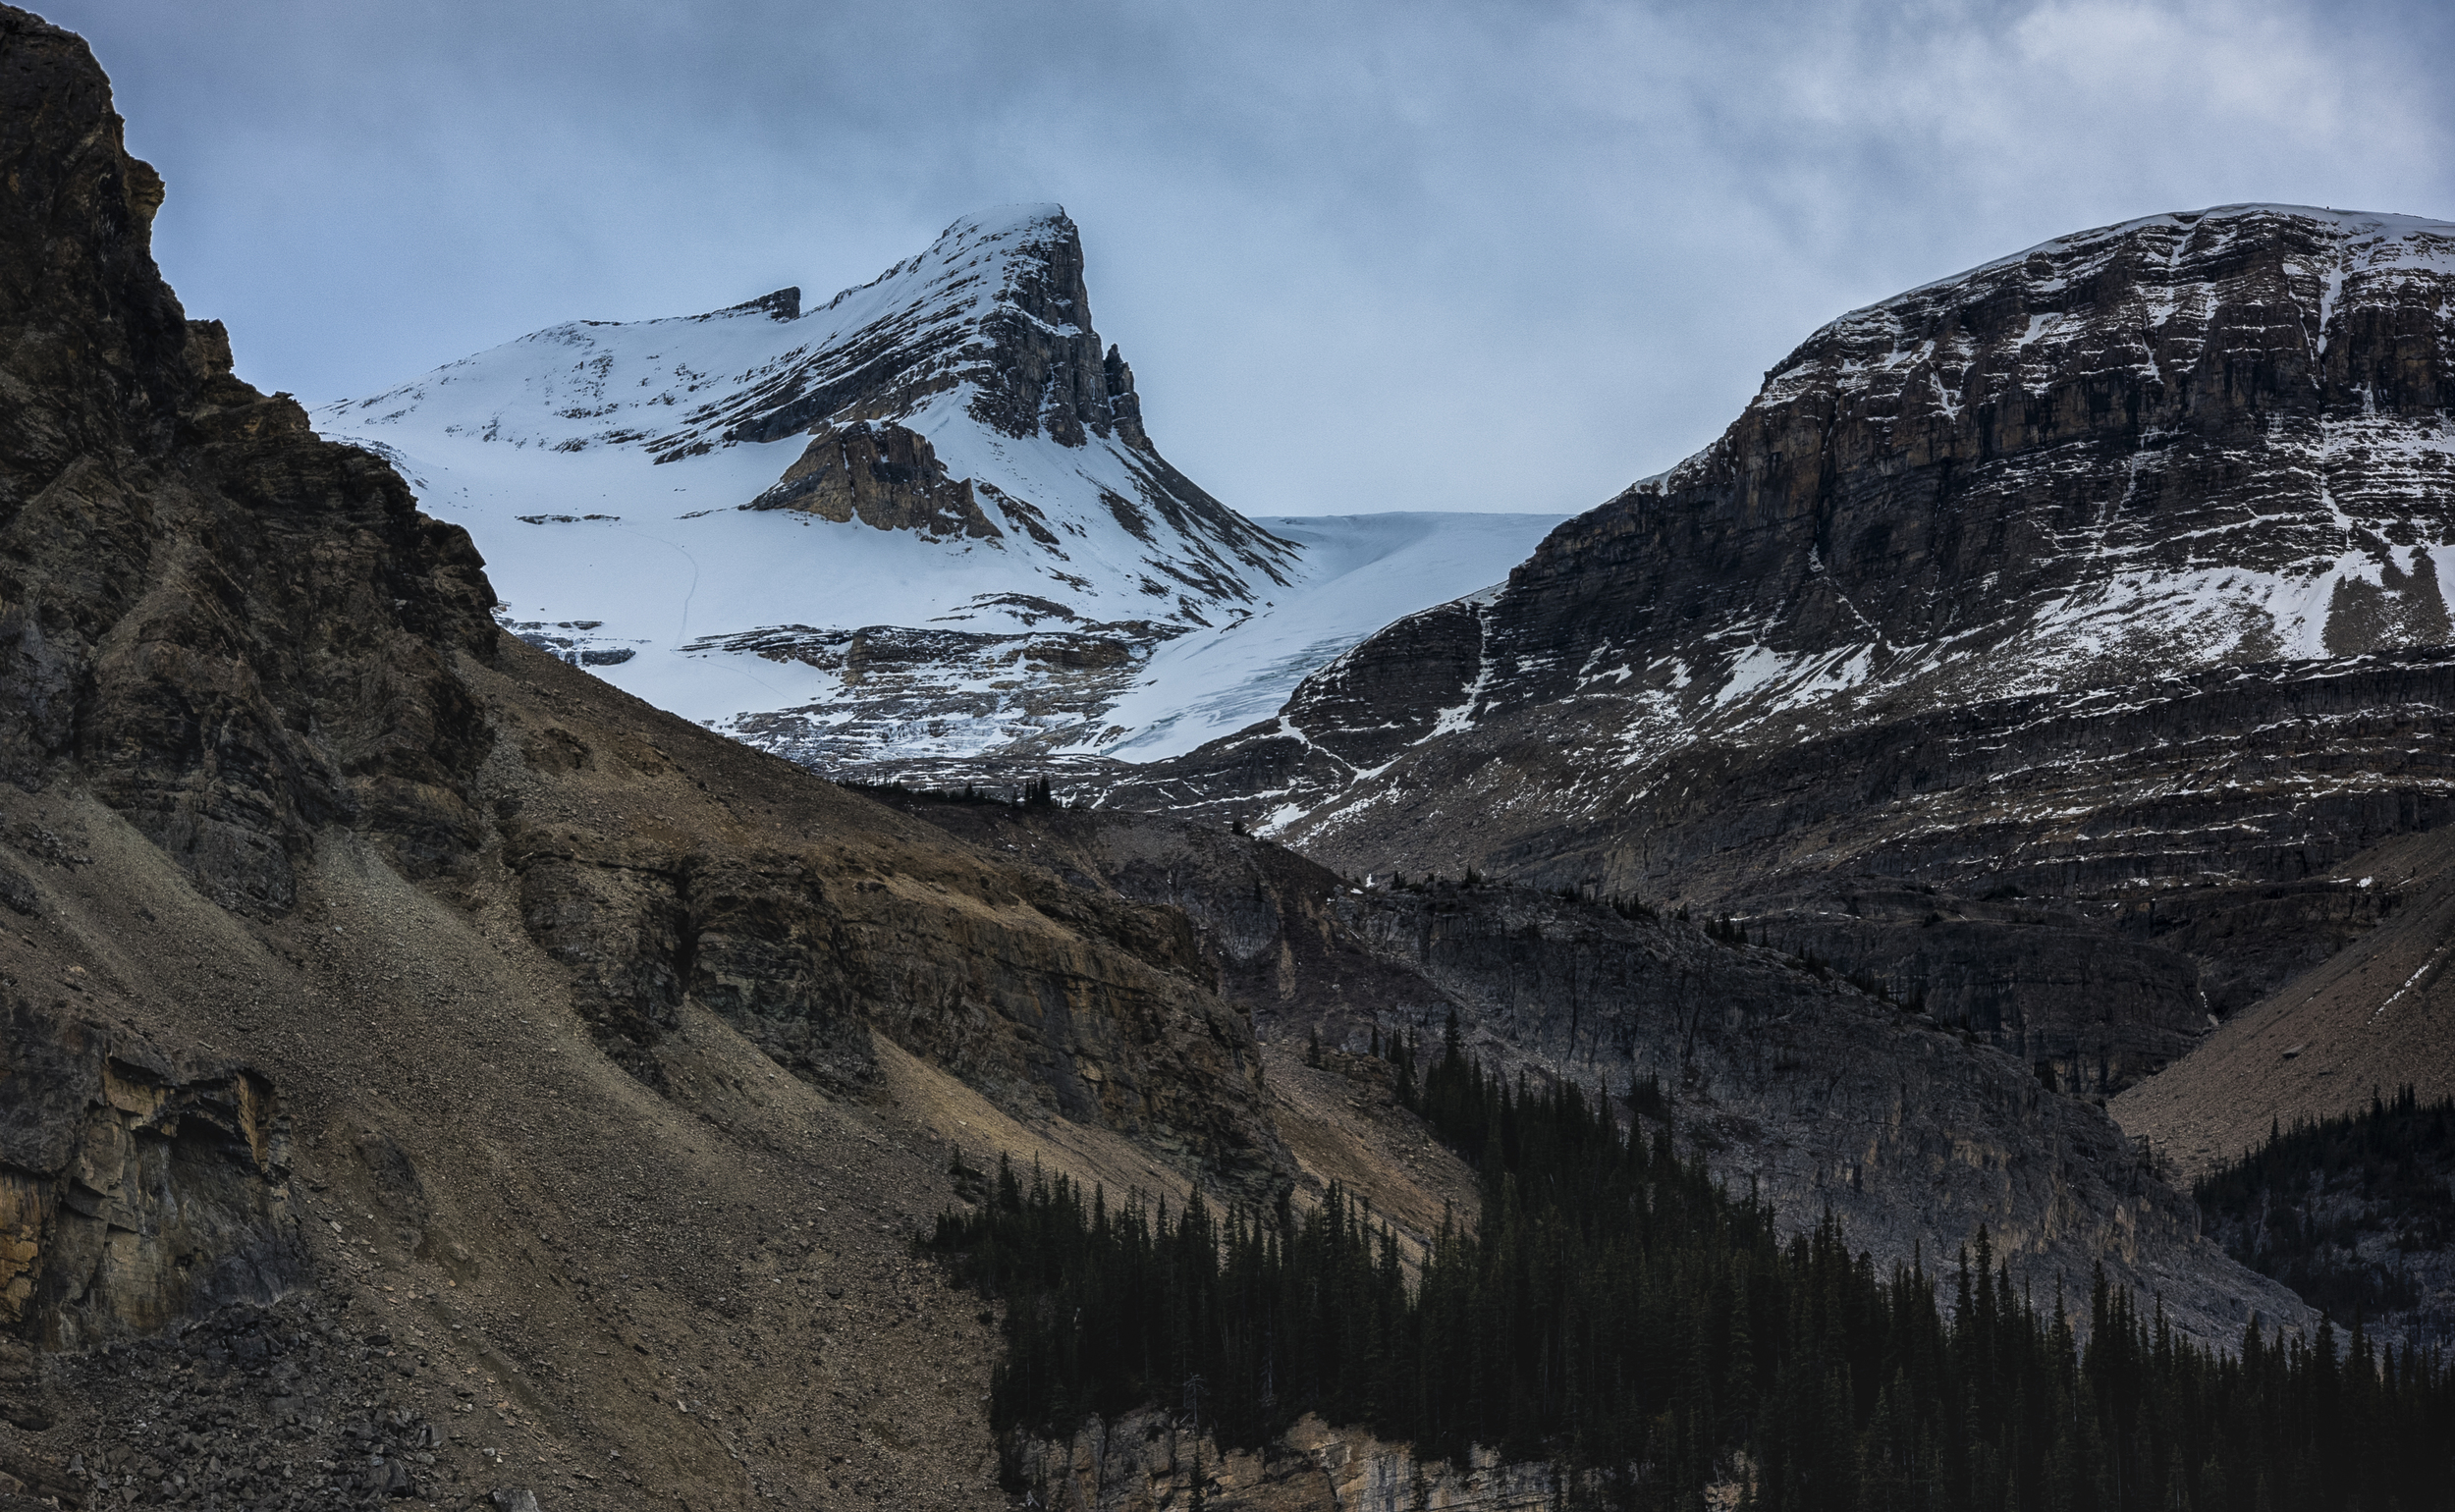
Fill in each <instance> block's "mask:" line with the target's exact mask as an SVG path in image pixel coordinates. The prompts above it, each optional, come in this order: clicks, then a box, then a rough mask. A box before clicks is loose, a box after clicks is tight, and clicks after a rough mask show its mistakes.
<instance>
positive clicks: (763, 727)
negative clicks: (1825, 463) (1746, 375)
mask: <svg viewBox="0 0 2455 1512" xmlns="http://www.w3.org/2000/svg"><path fill="white" fill-rule="evenodd" d="M315 419H316V424H317V426H318V428H319V429H321V430H322V431H324V432H325V433H326V434H328V435H330V436H333V437H335V438H336V439H343V440H349V441H354V442H356V443H359V444H361V445H364V446H366V447H368V448H370V449H371V450H374V451H377V452H379V453H381V454H382V455H383V456H385V457H386V458H388V459H391V460H393V461H394V462H395V463H396V464H397V465H398V466H399V467H400V469H401V471H402V472H403V474H404V475H405V476H407V477H408V478H409V480H410V483H411V486H412V487H413V488H414V489H415V490H416V491H417V493H418V496H419V500H420V503H421V505H422V506H423V507H424V508H425V509H426V510H427V511H428V512H429V513H433V514H435V515H437V516H438V517H440V518H443V519H447V520H450V521H452V522H454V523H457V524H461V525H464V526H465V527H466V528H467V529H468V531H469V532H470V534H471V536H472V537H474V538H475V540H476V542H477V544H478V548H479V550H480V551H481V552H483V554H484V555H485V558H486V562H487V570H488V572H489V575H490V576H491V578H492V580H493V582H494V584H495V587H496V591H497V592H498V593H499V594H500V595H501V596H502V599H503V601H504V608H503V611H502V613H503V616H504V619H505V621H506V623H507V624H508V625H509V626H510V627H511V628H512V629H513V630H514V631H515V632H516V633H518V634H519V635H520V636H521V637H522V638H524V639H527V640H529V641H530V642H531V643H533V644H537V645H541V646H545V647H548V648H550V649H552V650H554V651H556V652H557V653H558V654H560V655H563V656H565V657H566V658H567V659H569V660H572V661H573V662H576V663H578V664H580V665H583V666H586V667H588V668H590V669H591V670H593V671H596V672H597V673H599V674H600V675H604V676H605V677H607V678H608V679H609V680H612V681H614V682H616V683H617V684H619V685H621V686H623V687H625V688H627V689H628V690H629V691H631V692H634V693H637V694H639V695H640V696H641V697H643V698H646V699H647V700H648V701H650V702H652V703H655V704H657V705H659V706H661V707H664V708H666V709H670V710H672V711H674V712H676V713H679V714H682V715H684V716H686V717H688V718H691V719H694V720H698V721H700V722H702V723H705V724H709V725H713V726H716V727H718V728H721V729H728V730H730V731H732V732H733V733H735V734H736V735H738V736H740V737H741V738H744V739H748V740H751V741H753V742H755V743H758V744H761V745H765V746H767V747H769V748H771V749H775V750H778V751H780V752H782V753H784V754H787V755H790V756H791V757H793V758H794V759H796V760H800V761H803V762H805V763H807V764H809V765H812V766H816V767H820V768H826V769H840V768H846V767H849V766H853V765H856V764H859V763H864V762H876V761H880V760H894V759H898V758H926V757H963V756H971V755H979V754H994V755H1003V756H1025V757H1028V756H1035V755H1042V754H1048V753H1053V752H1060V751H1068V752H1077V753H1084V754H1093V753H1115V754H1118V755H1123V756H1126V757H1128V758H1134V759H1147V758H1150V757H1154V756H1164V755H1169V754H1173V753H1174V752H1175V751H1178V750H1183V749H1189V748H1190V747H1191V746H1192V745H1194V744H1197V743H1199V742H1200V741H1201V740H1203V739H1207V738H1210V737H1211V736H1213V735H1216V734H1219V733H1224V732H1225V731H1227V729H1233V728H1235V726H1236V725H1238V724H1240V723H1242V722H1243V721H1244V720H1246V719H1249V718H1251V717H1252V714H1253V713H1254V712H1255V711H1257V710H1259V709H1266V708H1269V707H1275V706H1276V704H1277V703H1278V701H1279V700H1280V699H1282V698H1283V697H1284V696H1285V695H1286V693H1287V692H1288V691H1290V690H1291V689H1292V688H1293V687H1294V685H1295V683H1296V681H1297V680H1298V679H1300V678H1301V677H1302V676H1303V675H1304V674H1305V673H1306V672H1308V671H1310V670H1311V669H1312V668H1314V667H1317V666H1319V665H1321V663H1322V662H1324V661H1327V660H1329V659H1330V658H1331V657H1332V656H1335V655H1337V653H1338V652H1339V651H1341V650H1343V649H1345V647H1347V646H1348V645H1351V644H1353V643H1354V642H1355V641H1357V640H1359V639H1361V638H1362V637H1363V636H1364V635H1366V634H1368V633H1370V632H1371V631H1372V630H1374V629H1376V628H1378V627H1379V626H1380V625H1381V624H1383V623H1385V622H1387V621H1389V620H1390V619H1392V618H1395V616H1396V615H1398V614H1402V613H1405V612H1408V611H1410V610H1414V609H1418V608H1421V607H1423V606H1424V605H1426V604H1429V603H1435V602H1438V601H1440V600H1442V599H1445V598H1447V597H1451V596H1454V595H1456V594H1459V593H1462V592H1467V591H1471V590H1473V589H1475V588H1478V587H1481V586H1483V585H1485V584H1487V583H1490V582H1492V581H1495V580H1497V579H1498V578H1500V576H1502V575H1503V574H1504V573H1505V572H1506V571H1507V569H1508V567H1510V566H1511V565H1512V564H1514V563H1516V562H1517V561H1519V560H1521V559H1522V558H1523V557H1524V556H1525V554H1526V553H1527V552H1528V551H1530V550H1531V549H1532V548H1533V546H1534V545H1535V543H1536V542H1537V541H1538V540H1540V538H1541V536H1542V534H1543V532H1544V531H1545V530H1546V529H1548V528H1549V527H1550V526H1551V525H1552V524H1554V523H1555V522H1556V517H1544V516H1532V515H1390V516H1347V517H1341V518H1338V519H1323V520H1295V521H1273V522H1272V523H1271V526H1270V527H1269V528H1265V526H1264V525H1262V524H1258V523H1256V522H1255V521H1253V520H1250V519H1247V518H1245V517H1244V516H1242V515H1240V514H1238V513H1235V512H1234V511H1232V510H1230V509H1228V508H1227V506H1225V505H1223V504H1221V503H1220V502H1219V501H1218V500H1216V499H1214V498H1212V497H1211V496H1210V495H1209V494H1207V493H1205V492H1204V491H1203V490H1202V489H1200V488H1199V487H1197V486H1195V485H1194V484H1193V483H1192V482H1191V481H1190V480H1189V479H1187V478H1186V477H1185V476H1184V475H1183V474H1182V473H1180V472H1178V471H1177V470H1176V469H1175V468H1174V467H1173V466H1171V465H1170V464H1169V462H1168V461H1167V460H1166V459H1164V458H1162V457H1161V456H1160V454H1159V452H1158V450H1157V449H1156V448H1155V447H1154V446H1153V445H1152V444H1151V441H1150V438H1149V437H1148V435H1147V434H1145V432H1144V430H1143V426H1142V419H1141V410H1140V402H1139V400H1138V399H1137V397H1136V395H1135V392H1134V385H1133V372H1132V369H1131V368H1129V367H1128V366H1127V365H1126V364H1125V362H1124V359H1123V356H1122V354H1121V353H1120V352H1119V351H1118V350H1117V348H1115V347H1114V346H1110V347H1106V348H1105V349H1104V348H1103V345H1102V343H1101V341H1100V338H1099V337H1098V335H1097V334H1096V333H1095V332H1094V331H1093V329H1092V326H1091V313H1090V306H1089V297H1088V294H1087V292H1086V290H1085V288H1084V284H1083V256H1082V245H1081V241H1080V238H1079V235H1078V234H1077V232H1076V229H1075V227H1074V224H1073V223H1072V221H1070V220H1068V219H1067V218H1066V216H1065V214H1064V211H1063V210H1062V209H1061V208H1059V207H1058V206H1055V205H1032V206H1021V207H1012V208H1009V209H1007V210H1003V211H1000V212H996V213H992V214H987V215H980V216H974V217H970V218H967V219H964V220H961V221H957V222H956V223H955V225H954V226H952V227H950V228H948V230H947V232H946V233H945V234H944V235H943V236H941V237H940V238H939V239H938V241H937V242H936V243H935V244H933V245H932V246H930V248H929V249H928V250H927V251H924V252H922V253H921V254H920V255H919V256H917V257H913V258H911V259H909V260H907V261H904V262H901V263H898V264H897V265H896V266H895V267H893V268H890V269H888V270H887V272H886V273H884V274H883V275H881V276H880V277H879V278H878V279H876V280H875V281H873V282H871V283H869V284H866V285H863V286H861V287H860V288H857V289H850V290H846V291H845V292H844V293H843V294H840V295H837V296H836V297H834V298H833V299H830V300H828V301H827V302H826V303H825V304H823V305H820V306H817V307H815V308H809V309H804V308H803V307H802V302H801V298H800V292H799V291H798V290H795V289H786V290H781V291H779V292H777V293H776V294H772V295H769V296H767V297H764V298H760V299H754V300H751V301H749V302H747V303H745V304H740V305H736V306H735V307H733V308H730V309H723V310H717V311H714V312H712V313H709V314H705V315H696V316H689V317H684V318H676V319H664V320H645V321H635V322H627V323H613V322H601V321H576V322H573V323H570V324H567V325H560V326H555V327H552V328H550V329H547V330H543V331H539V332H536V333H534V334H532V335H529V336H525V337H522V338H520V339H519V340H518V341H515V342H512V343H509V344H507V345H505V346H502V347H499V348H496V349H494V350H492V351H484V352H480V353H478V354H476V355H474V356H470V357H467V358H464V359H463V360H461V361H458V362H454V363H451V364H449V365H447V366H444V367H441V368H438V369H436V370H434V371H433V372H430V373H427V374H425V375H424V376H422V377H420V378H417V379H415V380H413V381H411V382H409V383H407V384H403V385H401V386H400V387H398V388H394V389H390V390H387V391H385V392H384V393H381V394H377V395H374V396H372V397H369V398H364V399H355V400H346V401H342V402H340V403H337V404H333V405H326V406H324V407H322V408H320V409H318V410H317V411H316V413H315Z"/></svg>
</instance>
